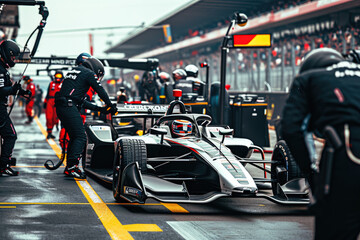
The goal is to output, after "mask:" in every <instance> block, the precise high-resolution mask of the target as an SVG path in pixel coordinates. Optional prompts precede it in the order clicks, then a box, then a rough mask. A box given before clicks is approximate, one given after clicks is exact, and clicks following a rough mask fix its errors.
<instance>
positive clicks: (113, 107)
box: [106, 103, 118, 115]
mask: <svg viewBox="0 0 360 240" xmlns="http://www.w3.org/2000/svg"><path fill="white" fill-rule="evenodd" d="M106 107H107V109H106V110H107V111H108V113H111V114H112V115H115V114H116V113H117V112H118V111H117V107H116V104H115V103H113V104H111V105H107V106H106Z"/></svg>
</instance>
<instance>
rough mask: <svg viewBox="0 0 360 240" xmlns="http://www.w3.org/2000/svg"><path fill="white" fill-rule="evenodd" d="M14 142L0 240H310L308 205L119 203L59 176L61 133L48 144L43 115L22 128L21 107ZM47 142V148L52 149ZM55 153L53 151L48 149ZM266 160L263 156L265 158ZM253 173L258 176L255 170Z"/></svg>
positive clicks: (0, 201)
mask: <svg viewBox="0 0 360 240" xmlns="http://www.w3.org/2000/svg"><path fill="white" fill-rule="evenodd" d="M11 117H12V119H13V122H14V125H15V128H16V131H17V133H18V140H17V142H16V146H15V149H14V154H13V156H14V157H16V158H17V166H16V169H17V170H19V171H20V175H19V176H17V177H8V176H2V177H0V239H194V240H195V239H196V240H199V239H277V240H278V239H312V238H313V225H314V218H313V216H311V215H310V214H309V212H308V211H307V209H306V207H294V206H292V207H290V206H281V205H277V204H274V203H271V202H269V201H267V200H265V199H239V198H236V199H235V198H234V199H232V198H224V199H219V200H216V201H215V202H212V203H210V204H203V205H196V204H161V203H159V202H156V201H153V200H149V201H147V203H146V204H145V205H137V204H117V203H116V202H115V201H114V199H113V196H112V192H111V190H110V189H109V188H108V187H107V186H104V185H102V184H100V183H99V182H97V181H95V180H93V179H91V178H89V177H88V178H87V180H85V181H75V180H74V179H72V178H68V177H64V174H63V169H64V168H63V167H61V168H59V169H58V170H55V171H49V170H47V169H45V168H44V166H43V164H44V162H45V161H46V160H47V159H53V160H54V161H57V159H58V158H57V155H56V154H55V152H54V149H55V150H56V149H59V147H58V146H55V144H57V143H58V141H57V140H58V135H59V133H58V132H57V131H56V129H55V130H54V135H55V136H56V139H55V141H46V139H45V136H44V135H43V133H42V131H41V127H39V124H40V126H42V128H45V129H46V125H45V115H44V114H43V115H41V116H40V118H39V124H38V123H37V122H36V121H34V122H33V123H32V124H30V125H25V124H24V122H25V121H26V119H25V116H24V113H23V109H22V108H20V107H18V106H16V107H15V108H14V110H13V113H12V114H11ZM51 145H52V146H53V147H51ZM53 148H54V149H53ZM267 157H269V156H267ZM256 174H258V173H256Z"/></svg>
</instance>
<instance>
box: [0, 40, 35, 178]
mask: <svg viewBox="0 0 360 240" xmlns="http://www.w3.org/2000/svg"><path fill="white" fill-rule="evenodd" d="M19 54H20V48H19V46H18V45H17V44H16V43H15V42H14V41H11V40H5V41H2V42H1V43H0V135H1V137H2V139H3V142H2V143H0V144H1V157H0V175H2V174H7V175H10V176H17V175H18V174H19V172H17V171H14V170H13V169H12V168H11V167H10V161H11V155H12V152H13V149H14V146H15V141H16V138H17V135H16V131H15V128H14V124H13V123H12V121H11V119H10V117H9V114H8V111H7V106H8V105H7V103H8V96H9V95H15V94H17V93H18V94H19V95H21V96H24V97H28V98H29V97H31V92H29V91H25V90H23V89H22V88H21V85H20V82H17V83H15V84H14V85H12V82H11V80H10V74H9V72H8V70H7V69H9V68H11V67H13V66H15V62H14V60H15V58H16V57H17V56H19ZM13 104H14V103H13Z"/></svg>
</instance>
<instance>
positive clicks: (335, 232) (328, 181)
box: [281, 48, 360, 240]
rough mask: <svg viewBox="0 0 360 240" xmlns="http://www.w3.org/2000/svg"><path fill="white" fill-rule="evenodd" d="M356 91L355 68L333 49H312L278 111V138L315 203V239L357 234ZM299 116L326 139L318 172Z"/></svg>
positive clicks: (359, 70)
mask: <svg viewBox="0 0 360 240" xmlns="http://www.w3.org/2000/svg"><path fill="white" fill-rule="evenodd" d="M359 89H360V65H358V64H355V63H351V62H348V61H345V59H344V58H343V56H342V55H341V54H340V53H339V52H337V51H335V50H332V49H329V48H321V49H316V50H314V51H312V52H310V53H309V54H308V55H307V56H306V57H305V59H304V61H303V63H302V65H301V67H300V74H299V75H298V76H297V77H296V78H295V79H294V82H293V85H292V87H291V91H290V95H289V98H288V100H287V102H286V106H285V108H284V112H283V119H282V122H281V124H282V135H283V138H284V140H285V141H286V142H287V144H288V146H289V148H290V151H291V153H292V154H293V155H294V157H295V160H296V162H297V163H298V165H299V167H300V169H301V170H302V172H303V173H304V174H305V175H307V176H308V177H309V182H310V186H311V190H312V194H313V195H314V198H313V199H314V200H315V201H316V203H315V204H314V205H313V206H312V209H313V210H314V214H315V239H337V240H338V239H356V238H357V236H358V235H359V233H360V181H359V176H360V159H359V157H360V94H359ZM305 118H306V119H308V118H309V123H308V125H307V131H308V132H314V133H315V134H317V135H318V136H320V137H324V136H325V139H326V144H325V147H324V150H323V153H322V156H321V160H320V164H319V171H318V169H317V165H316V163H315V164H314V163H313V161H312V158H310V156H309V152H311V151H308V148H307V147H306V146H307V145H306V142H305V140H304V133H303V132H304V120H305ZM327 126H330V127H332V128H333V131H332V132H333V134H329V133H330V132H331V131H329V130H328V129H331V128H329V127H327ZM325 130H326V131H325ZM335 135H338V139H339V141H335V139H336V138H335V137H334V136H335ZM327 136H333V137H327ZM329 149H332V150H331V151H328V150H329ZM333 150H334V152H333V153H332V151H333ZM328 167H329V168H328ZM329 174H330V175H329Z"/></svg>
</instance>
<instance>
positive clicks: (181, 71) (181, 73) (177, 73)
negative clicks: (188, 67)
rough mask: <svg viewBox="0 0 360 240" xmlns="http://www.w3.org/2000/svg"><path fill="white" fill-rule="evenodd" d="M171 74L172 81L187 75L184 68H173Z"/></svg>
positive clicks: (184, 77)
mask: <svg viewBox="0 0 360 240" xmlns="http://www.w3.org/2000/svg"><path fill="white" fill-rule="evenodd" d="M172 75H173V79H174V81H179V80H181V79H186V77H187V74H186V72H185V70H184V69H181V68H178V69H175V70H174V71H173V72H172Z"/></svg>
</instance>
